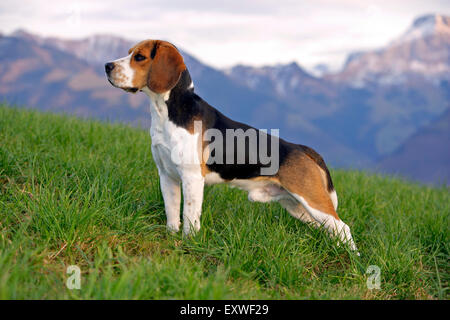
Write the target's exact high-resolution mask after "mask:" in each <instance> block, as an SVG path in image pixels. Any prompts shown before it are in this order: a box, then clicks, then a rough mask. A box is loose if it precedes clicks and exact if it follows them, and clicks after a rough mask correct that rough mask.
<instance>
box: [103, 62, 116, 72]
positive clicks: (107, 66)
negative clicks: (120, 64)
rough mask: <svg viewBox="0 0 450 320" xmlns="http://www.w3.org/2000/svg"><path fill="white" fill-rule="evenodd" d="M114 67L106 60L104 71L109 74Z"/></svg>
mask: <svg viewBox="0 0 450 320" xmlns="http://www.w3.org/2000/svg"><path fill="white" fill-rule="evenodd" d="M113 69H114V63H112V62H108V63H107V64H105V71H106V73H107V74H109V73H110V72H111V71H112V70H113Z"/></svg>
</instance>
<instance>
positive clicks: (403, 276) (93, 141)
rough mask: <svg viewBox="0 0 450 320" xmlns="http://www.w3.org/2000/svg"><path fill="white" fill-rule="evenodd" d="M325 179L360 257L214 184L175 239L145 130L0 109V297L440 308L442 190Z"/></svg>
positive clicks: (448, 205) (391, 180) (447, 200)
mask: <svg viewBox="0 0 450 320" xmlns="http://www.w3.org/2000/svg"><path fill="white" fill-rule="evenodd" d="M312 147H314V146H312ZM325 160H326V159H325ZM331 174H332V177H333V180H334V184H335V186H336V190H337V193H338V196H339V208H338V212H339V215H340V217H341V218H342V219H343V220H344V221H345V222H346V223H347V224H348V225H349V226H350V227H351V229H352V233H353V237H354V239H355V241H356V244H357V245H358V248H359V251H360V252H361V256H360V257H358V256H356V255H355V254H354V253H352V252H350V251H349V250H348V249H347V248H346V247H343V246H340V247H338V246H337V245H336V241H335V240H333V239H332V238H330V237H329V236H328V234H327V233H326V232H325V231H323V230H320V229H315V228H312V227H311V226H309V225H306V224H303V223H302V222H300V221H298V220H296V219H294V218H292V217H291V216H290V215H289V214H288V213H287V212H286V211H285V210H284V209H283V208H282V207H281V206H280V205H278V204H277V203H273V204H261V203H251V202H249V201H248V200H247V194H246V193H245V192H243V191H240V190H238V189H232V188H230V187H228V186H223V185H222V186H212V187H207V188H206V189H205V196H204V204H203V214H202V218H201V224H202V228H201V230H200V232H199V233H198V234H197V235H195V236H194V237H192V238H183V237H182V235H181V234H169V233H167V231H166V228H165V221H166V219H165V214H164V203H163V200H162V196H161V192H160V189H159V180H158V175H157V170H156V167H155V164H154V163H153V160H152V156H151V150H150V136H149V134H148V131H146V130H142V129H138V128H131V127H128V126H125V125H121V124H108V123H101V122H96V121H92V120H80V119H77V118H75V117H69V116H63V115H52V114H46V113H40V112H37V111H30V110H23V109H19V108H12V107H8V106H6V105H2V106H0V298H1V299H448V282H449V262H448V261H449V260H448V259H449V234H450V232H449V230H450V228H449V222H450V219H449V217H450V191H449V188H448V187H445V186H441V187H430V186H424V185H420V184H416V183H412V182H409V181H405V180H402V179H399V178H395V177H384V176H380V175H375V174H369V173H364V172H358V171H345V170H331ZM70 265H76V266H78V267H79V268H80V270H81V288H80V289H79V290H78V289H72V290H70V289H68V288H67V287H66V281H67V279H68V277H69V276H70V274H67V267H68V266H70ZM373 265H374V266H377V267H378V268H379V270H380V277H379V279H380V288H379V289H370V288H368V286H367V279H368V277H370V274H366V271H367V269H368V268H369V266H373Z"/></svg>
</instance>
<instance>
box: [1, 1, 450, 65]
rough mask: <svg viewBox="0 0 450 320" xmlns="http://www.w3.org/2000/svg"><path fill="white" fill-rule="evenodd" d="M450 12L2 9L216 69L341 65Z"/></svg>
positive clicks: (275, 6) (90, 6)
mask: <svg viewBox="0 0 450 320" xmlns="http://www.w3.org/2000/svg"><path fill="white" fill-rule="evenodd" d="M429 12H438V13H443V14H450V3H449V2H448V1H441V0H429V1H426V2H424V1H419V0H403V1H399V0H397V1H391V0H390V1H387V0H378V1H357V0H339V1H337V0H316V1H298V0H295V1H293V0H279V1H276V2H275V1H268V0H248V1H243V0H240V1H236V0H229V1H226V2H218V1H206V0H191V1H181V0H175V1H167V0H164V1H161V0H157V1H143V0H128V1H126V2H124V1H118V0H109V1H88V0H81V1H80V0H79V1H58V2H55V1H50V0H44V1H30V0H22V1H20V2H17V3H8V4H7V3H6V2H3V3H1V4H0V30H1V31H2V32H11V31H13V30H15V29H17V28H24V29H27V30H29V31H31V32H36V33H40V34H44V35H52V36H59V37H65V38H71V37H84V36H88V35H91V34H94V33H109V34H117V35H120V36H124V37H127V38H130V39H136V40H141V39H143V38H162V39H166V40H169V41H172V42H174V43H175V44H177V45H178V46H180V47H182V48H184V49H185V50H186V51H188V52H190V53H192V54H193V55H195V56H196V57H198V58H200V59H201V60H202V61H204V62H207V63H209V64H211V65H214V66H216V67H217V66H218V67H227V66H231V65H233V64H236V63H245V64H251V65H262V64H274V63H285V62H289V61H297V62H298V63H300V64H301V65H304V66H306V67H312V66H313V65H315V64H317V63H321V62H325V63H328V64H330V65H332V66H334V67H337V66H339V65H340V64H341V63H342V62H343V60H344V59H345V57H346V55H347V54H348V53H349V52H351V51H354V50H361V49H369V48H375V47H379V46H382V45H384V44H386V43H387V42H388V41H390V40H392V39H393V38H394V37H396V36H398V35H399V34H400V33H402V32H403V31H404V30H406V28H407V27H408V26H409V25H410V24H411V22H412V20H413V19H414V18H415V17H416V16H417V15H420V14H424V13H429Z"/></svg>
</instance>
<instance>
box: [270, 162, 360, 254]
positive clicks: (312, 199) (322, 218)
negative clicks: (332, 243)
mask: <svg viewBox="0 0 450 320" xmlns="http://www.w3.org/2000/svg"><path fill="white" fill-rule="evenodd" d="M278 176H279V180H280V183H281V186H282V187H283V188H284V189H285V190H286V191H287V192H288V193H289V194H290V195H291V196H292V197H293V198H294V199H295V200H296V201H298V204H299V205H301V206H302V207H303V208H304V210H305V211H306V212H307V213H308V214H309V217H308V216H306V215H305V214H304V213H303V214H302V215H301V216H299V217H298V218H299V219H302V220H305V219H308V218H310V219H311V218H312V219H313V220H315V221H316V224H315V225H321V226H323V227H324V228H325V229H326V230H327V231H328V232H330V233H331V234H332V235H334V236H336V237H338V238H339V240H340V241H341V242H342V243H346V244H348V245H349V246H350V248H351V249H352V250H355V251H356V250H357V249H356V245H355V243H354V241H353V238H352V235H351V232H350V228H349V227H348V226H347V225H346V224H345V223H344V222H343V221H342V220H340V219H339V217H338V215H337V213H336V210H335V206H336V207H337V201H336V202H335V201H333V199H332V191H334V190H330V191H329V190H328V189H329V188H328V183H327V179H326V176H325V175H324V173H323V170H322V168H320V167H319V166H318V165H317V164H316V162H315V161H314V160H313V159H311V158H310V157H308V156H306V155H304V154H297V155H295V156H294V157H293V158H291V159H289V160H288V161H287V164H286V165H285V166H283V167H280V170H279V174H278ZM296 212H300V210H299V209H296V210H295V211H294V213H296ZM291 214H292V213H291ZM293 215H294V214H293ZM294 216H295V217H296V215H294ZM306 217H307V218H306Z"/></svg>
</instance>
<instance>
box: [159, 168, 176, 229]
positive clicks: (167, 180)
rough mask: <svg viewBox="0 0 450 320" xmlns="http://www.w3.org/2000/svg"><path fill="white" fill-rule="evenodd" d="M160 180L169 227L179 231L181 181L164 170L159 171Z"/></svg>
mask: <svg viewBox="0 0 450 320" xmlns="http://www.w3.org/2000/svg"><path fill="white" fill-rule="evenodd" d="M159 181H160V184H161V192H162V196H163V198H164V207H165V209H166V217H167V229H168V230H169V231H170V232H178V231H179V230H180V202H181V188H180V183H179V182H178V181H176V180H175V179H172V178H171V177H169V176H168V175H167V174H166V173H163V172H162V171H160V173H159Z"/></svg>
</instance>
